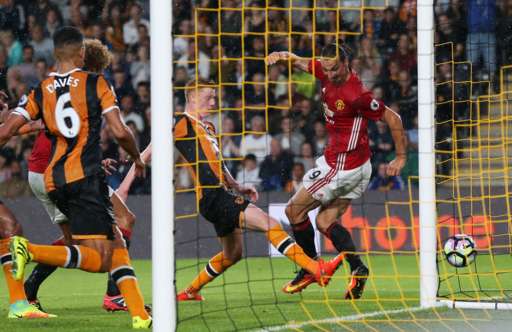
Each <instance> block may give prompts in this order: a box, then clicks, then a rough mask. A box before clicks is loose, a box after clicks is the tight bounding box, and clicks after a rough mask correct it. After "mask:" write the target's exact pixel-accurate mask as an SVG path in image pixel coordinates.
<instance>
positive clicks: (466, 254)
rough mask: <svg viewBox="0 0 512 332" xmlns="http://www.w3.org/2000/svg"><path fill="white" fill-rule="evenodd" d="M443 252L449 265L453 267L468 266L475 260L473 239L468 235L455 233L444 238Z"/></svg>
mask: <svg viewBox="0 0 512 332" xmlns="http://www.w3.org/2000/svg"><path fill="white" fill-rule="evenodd" d="M444 254H445V256H446V259H447V260H448V263H450V264H451V265H453V266H455V267H465V266H468V265H469V264H471V263H473V261H474V260H475V256H476V246H475V241H474V240H473V238H472V237H471V236H469V235H466V234H456V235H454V236H452V237H450V238H449V239H448V240H446V242H445V244H444Z"/></svg>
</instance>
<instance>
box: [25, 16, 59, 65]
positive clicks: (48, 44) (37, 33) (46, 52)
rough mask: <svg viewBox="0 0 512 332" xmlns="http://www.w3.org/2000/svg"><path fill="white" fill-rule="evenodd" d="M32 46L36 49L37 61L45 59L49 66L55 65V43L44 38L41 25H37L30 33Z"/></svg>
mask: <svg viewBox="0 0 512 332" xmlns="http://www.w3.org/2000/svg"><path fill="white" fill-rule="evenodd" d="M30 45H32V47H34V57H35V58H36V59H39V58H43V59H45V60H46V63H47V64H49V65H52V64H53V62H54V60H53V41H52V40H51V39H50V38H48V37H45V36H44V30H43V27H42V26H41V25H35V26H34V27H33V28H32V30H31V31H30Z"/></svg>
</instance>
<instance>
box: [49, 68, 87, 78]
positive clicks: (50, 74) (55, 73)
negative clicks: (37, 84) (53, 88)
mask: <svg viewBox="0 0 512 332" xmlns="http://www.w3.org/2000/svg"><path fill="white" fill-rule="evenodd" d="M79 70H82V69H80V68H78V67H77V68H73V69H71V70H70V71H68V72H67V73H62V74H61V73H57V72H51V73H49V74H48V76H68V75H69V74H71V73H74V72H75V71H79Z"/></svg>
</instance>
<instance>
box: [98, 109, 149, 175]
mask: <svg viewBox="0 0 512 332" xmlns="http://www.w3.org/2000/svg"><path fill="white" fill-rule="evenodd" d="M104 116H105V120H106V121H107V124H108V127H109V128H110V131H111V132H112V135H113V136H114V137H115V138H116V140H117V142H118V143H119V145H121V147H122V148H123V149H124V150H125V151H126V152H128V155H130V157H132V159H133V161H134V164H135V176H143V175H144V168H145V164H144V162H143V161H142V159H141V157H140V152H139V149H138V148H137V144H136V143H135V137H134V136H133V133H132V132H131V130H130V128H128V126H126V124H125V123H124V121H123V119H122V118H121V114H120V112H119V109H118V108H115V109H112V110H110V111H109V112H107V113H105V115H104Z"/></svg>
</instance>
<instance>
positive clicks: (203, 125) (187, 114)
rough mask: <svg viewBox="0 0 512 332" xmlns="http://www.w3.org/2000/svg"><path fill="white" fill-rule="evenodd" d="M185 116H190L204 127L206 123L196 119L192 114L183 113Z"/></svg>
mask: <svg viewBox="0 0 512 332" xmlns="http://www.w3.org/2000/svg"><path fill="white" fill-rule="evenodd" d="M183 114H185V115H186V116H188V117H189V118H191V119H192V120H194V121H197V122H199V123H200V124H202V125H203V126H204V123H203V121H201V120H200V119H198V118H196V117H195V116H193V115H192V114H190V113H188V112H183Z"/></svg>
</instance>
